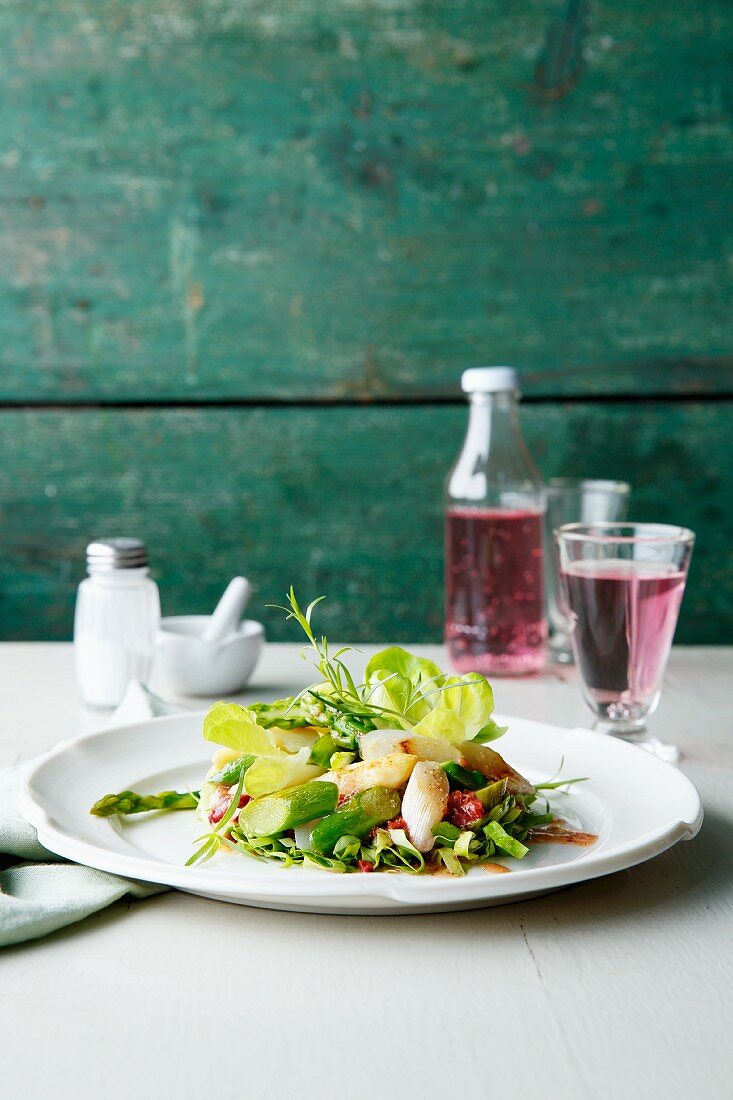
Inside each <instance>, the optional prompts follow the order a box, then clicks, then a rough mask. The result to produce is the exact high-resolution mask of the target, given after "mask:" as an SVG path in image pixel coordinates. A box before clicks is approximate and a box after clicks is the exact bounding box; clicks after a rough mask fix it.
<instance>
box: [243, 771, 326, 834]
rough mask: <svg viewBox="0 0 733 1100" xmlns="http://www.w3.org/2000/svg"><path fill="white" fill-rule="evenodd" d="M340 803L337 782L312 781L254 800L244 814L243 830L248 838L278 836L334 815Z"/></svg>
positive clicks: (245, 808) (249, 803) (246, 807)
mask: <svg viewBox="0 0 733 1100" xmlns="http://www.w3.org/2000/svg"><path fill="white" fill-rule="evenodd" d="M337 802H338V787H337V786H336V784H335V783H323V782H321V781H320V780H312V781H311V782H310V783H301V784H299V786H297V787H286V789H285V790H283V791H278V792H277V793H276V794H265V795H262V797H261V798H254V799H253V800H252V801H251V802H248V803H247V805H246V806H245V807H244V809H243V810H242V811H241V812H240V814H239V828H240V829H241V831H242V832H243V833H244V834H245V836H276V835H277V834H278V833H284V832H285V831H286V830H287V829H295V828H296V827H297V826H298V825H305V824H306V823H307V822H308V821H313V819H314V818H317V817H323V816H324V814H330V813H331V812H332V810H333V809H334V808H335V806H336V803H337Z"/></svg>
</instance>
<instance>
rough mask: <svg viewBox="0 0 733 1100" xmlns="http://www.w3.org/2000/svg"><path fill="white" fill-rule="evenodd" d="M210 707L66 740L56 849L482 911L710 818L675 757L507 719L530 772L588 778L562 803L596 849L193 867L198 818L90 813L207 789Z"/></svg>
mask: <svg viewBox="0 0 733 1100" xmlns="http://www.w3.org/2000/svg"><path fill="white" fill-rule="evenodd" d="M201 718H202V716H201V715H173V716H171V717H169V718H156V719H154V720H151V721H146V722H138V723H136V724H134V725H130V726H123V727H121V728H118V729H114V730H105V731H103V732H101V733H96V734H92V735H91V736H87V737H82V738H80V739H78V740H76V741H71V742H67V743H66V744H64V745H60V746H59V747H57V748H56V749H54V750H53V751H52V752H50V753H49V754H48V755H47V756H45V757H43V758H42V759H41V760H40V761H39V762H38V763H37V764H36V766H35V767H34V769H33V771H32V772H31V774H30V776H29V777H28V780H27V782H26V785H25V789H24V791H23V792H22V794H21V803H20V805H21V811H22V813H23V814H24V816H25V817H26V819H27V820H28V821H29V822H30V823H31V824H32V825H34V826H35V827H36V829H37V830H38V835H39V839H40V841H41V843H42V844H44V845H45V846H46V847H47V848H49V849H50V850H51V851H52V852H56V853H57V854H58V855H61V856H65V857H67V858H68V859H72V860H75V861H76V862H78V863H85V864H88V865H89V866H90V867H98V868H101V869H102V870H104V871H111V872H114V873H115V874H119V875H125V876H127V877H128V878H136V879H142V880H145V881H148V882H161V883H166V884H167V885H169V886H174V887H176V888H177V889H179V890H185V891H188V892H189V893H192V894H201V895H203V896H204V897H209V898H217V899H219V900H221V901H230V902H236V903H238V904H240V905H257V906H262V907H265V908H272V909H293V910H300V911H305V912H316V913H404V912H411V911H416V912H434V911H438V910H444V909H470V908H477V907H481V906H488V905H498V904H503V903H506V902H510V901H518V900H520V899H522V898H528V897H534V896H535V895H537V894H541V893H545V892H546V891H548V890H556V889H558V888H559V887H561V886H568V885H570V884H571V883H576V882H583V881H584V880H586V879H591V878H597V877H598V876H599V875H607V874H609V873H611V872H613V871H620V870H622V869H623V868H625V867H632V866H634V864H637V863H642V862H643V861H644V860H647V859H650V858H651V857H652V856H655V855H658V854H659V853H660V852H663V851H665V849H667V848H669V847H671V845H673V844H675V843H676V842H677V841H678V840H683V839H690V838H691V837H693V836H695V834H696V833H697V832H698V830H699V828H700V825H701V824H702V806H701V804H700V797H699V795H698V793H697V791H696V790H695V788H694V787H693V785H692V783H690V781H689V780H688V779H687V778H686V777H685V776H684V775H683V774H682V772H680V771H678V770H677V769H676V768H674V767H672V765H670V764H664V763H662V761H660V760H658V759H656V758H655V757H653V756H651V755H649V754H648V753H646V752H643V751H642V750H641V749H638V748H634V747H633V746H631V745H628V744H626V743H625V742H623V741H617V740H614V739H613V738H611V737H607V736H604V735H602V734H597V733H591V732H590V731H589V730H580V729H576V730H567V729H560V728H558V727H555V726H548V725H545V724H544V723H541V722H529V721H526V720H523V719H518V718H500V719H499V721H501V722H502V723H503V724H508V725H509V727H510V729H509V732H508V733H507V734H506V735H505V736H504V737H503V738H502V741H501V744H500V746H498V747H499V748H500V749H501V752H502V755H505V756H506V758H507V759H508V761H509V762H510V763H511V764H512V765H514V766H515V767H516V768H517V769H518V770H519V771H520V772H522V773H524V774H525V775H526V776H527V777H528V778H529V779H530V780H533V781H534V782H539V781H540V780H541V779H547V778H548V777H550V776H552V775H553V774H554V773H555V772H556V771H557V769H558V767H559V766H560V762H561V760H563V759H564V763H563V772H562V774H563V775H565V776H568V777H570V776H580V775H585V776H589V777H590V779H589V781H588V782H587V783H582V784H578V785H577V786H575V787H572V788H571V789H570V793H569V794H568V795H567V796H555V797H554V799H553V803H554V805H555V807H556V808H557V809H558V810H559V812H561V813H562V815H563V816H564V817H566V818H570V819H572V820H574V821H575V822H577V824H578V825H580V826H581V827H582V828H584V829H585V830H587V831H588V832H593V833H597V834H598V838H599V839H598V841H597V843H595V844H594V845H592V846H591V847H585V848H583V847H576V846H573V845H554V844H540V845H536V846H535V847H533V848H532V849H531V851H530V853H529V855H527V856H526V857H525V859H524V860H522V861H521V862H518V861H516V860H507V861H506V863H507V865H508V866H511V873H510V874H496V873H494V874H492V873H489V872H488V871H486V870H482V869H481V868H474V869H472V870H471V871H470V872H469V874H467V875H466V876H465V877H464V878H451V877H449V876H442V875H437V876H434V875H424V876H416V875H409V874H384V873H373V874H361V875H360V874H342V875H338V874H333V873H331V872H328V871H321V870H319V869H311V868H305V867H293V868H289V869H285V868H282V867H279V866H273V865H271V864H266V863H260V862H258V861H257V860H254V859H249V858H247V857H240V856H237V855H236V854H234V853H229V852H223V853H221V854H219V855H218V856H216V857H215V858H214V859H213V860H212V861H211V862H209V863H206V864H204V865H202V866H200V867H185V866H184V863H185V861H186V859H187V858H188V856H189V855H190V854H191V851H192V850H193V849H192V842H193V839H194V837H196V836H198V835H200V833H201V831H202V827H201V823H200V822H199V821H198V819H196V818H195V817H194V815H193V813H186V812H179V813H171V814H159V815H147V814H145V815H142V816H140V817H132V818H128V819H125V818H96V817H92V816H90V814H89V812H88V811H89V807H90V806H91V805H92V803H93V802H95V801H96V800H97V799H98V798H100V797H101V796H102V795H104V794H107V793H108V792H111V791H121V790H126V789H132V790H140V791H143V792H147V791H159V790H171V789H173V788H176V789H178V790H185V789H187V788H190V789H196V788H197V787H198V786H199V785H200V783H201V778H202V776H203V775H204V774H205V771H206V769H207V767H208V765H209V762H210V749H211V746H209V745H207V744H206V742H204V741H203V740H202V737H201Z"/></svg>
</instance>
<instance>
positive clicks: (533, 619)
mask: <svg viewBox="0 0 733 1100" xmlns="http://www.w3.org/2000/svg"><path fill="white" fill-rule="evenodd" d="M542 524H543V513H542V512H540V511H531V510H524V509H521V510H520V509H510V508H487V507H483V508H472V507H453V508H449V509H448V511H447V513H446V536H445V537H446V548H445V549H446V632H445V638H446V644H447V646H448V652H449V654H450V657H451V661H452V663H453V666H454V667H455V669H456V670H457V671H458V672H482V673H485V674H491V673H493V674H496V673H498V674H505V675H514V674H521V673H526V672H534V671H536V670H538V669H540V668H542V667H543V665H544V662H545V641H546V638H547V624H546V621H545V618H544V611H543V595H542Z"/></svg>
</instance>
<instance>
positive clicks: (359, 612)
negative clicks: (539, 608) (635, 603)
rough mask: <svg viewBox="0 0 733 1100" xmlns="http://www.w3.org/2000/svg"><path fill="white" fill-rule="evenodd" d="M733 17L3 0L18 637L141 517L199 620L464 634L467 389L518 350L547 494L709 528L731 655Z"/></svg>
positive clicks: (0, 151) (182, 602)
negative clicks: (318, 606) (311, 608)
mask: <svg viewBox="0 0 733 1100" xmlns="http://www.w3.org/2000/svg"><path fill="white" fill-rule="evenodd" d="M732 31H733V16H732V12H731V7H730V5H729V4H727V3H725V0H708V2H706V3H705V4H704V5H693V4H669V3H666V2H663V0H639V2H632V0H619V2H618V3H615V4H608V3H603V2H596V3H590V2H589V0H564V2H563V3H559V2H555V0H526V2H524V3H514V4H508V3H506V2H505V0H452V2H446V0H155V2H153V0H126V2H122V0H53V2H51V0H3V2H2V3H0V257H1V258H2V262H1V263H0V405H1V404H3V403H4V404H5V405H6V406H7V405H13V404H18V405H20V406H25V407H23V408H18V409H15V408H4V409H2V410H0V456H1V457H2V461H1V462H0V531H1V532H2V533H1V535H0V637H23V638H34V637H54V638H60V637H68V635H69V632H70V625H71V610H72V604H73V595H74V590H75V585H76V583H77V581H78V579H79V576H80V570H81V563H82V558H83V547H84V544H85V541H86V540H87V539H88V538H89V537H90V536H93V535H96V534H98V533H100V532H106V533H113V532H121V531H132V532H139V533H141V534H142V535H145V536H146V537H147V538H148V540H149V541H150V543H151V551H152V554H153V557H154V560H155V561H156V563H157V568H158V571H159V574H160V576H161V581H162V588H163V596H164V600H165V605H166V609H167V610H168V611H171V612H177V611H184V610H196V609H205V608H208V607H209V606H210V605H211V604H212V603H213V602H214V600H215V598H216V596H217V595H218V593H219V590H220V588H221V586H222V584H223V582H224V581H225V580H226V578H227V577H228V576H230V575H231V574H232V573H234V572H236V571H241V570H244V571H246V572H248V573H249V574H251V575H252V577H253V578H254V579H255V581H256V583H257V585H258V594H257V599H258V600H259V604H258V606H257V608H256V611H257V612H259V613H264V611H263V605H264V603H265V602H266V601H267V600H270V599H272V598H273V597H277V596H278V594H281V593H282V591H284V589H285V587H286V585H288V584H289V583H290V581H291V580H292V581H295V582H296V583H297V584H298V585H299V587H300V588H301V589H302V590H303V591H304V592H308V593H309V594H311V595H312V594H316V593H320V592H323V591H325V592H328V593H329V594H330V596H331V599H330V602H329V604H328V605H326V607H325V608H324V612H323V614H324V624H325V626H326V628H327V629H329V630H332V631H336V632H337V633H341V632H342V631H343V630H344V629H346V628H347V626H348V629H349V631H350V632H351V633H352V636H353V637H355V638H362V639H383V638H385V637H392V638H401V639H425V640H432V639H437V637H438V636H439V634H440V626H441V606H442V597H441V532H440V507H441V504H440V501H441V482H442V478H443V475H444V473H445V471H446V469H447V467H448V465H449V463H450V461H451V459H452V457H453V455H454V454H455V452H456V450H457V448H458V445H459V441H460V436H461V433H462V429H463V424H464V417H465V413H464V410H463V409H462V408H459V407H453V406H450V405H442V404H439V403H438V399H443V398H446V397H450V396H453V395H457V393H458V377H459V374H460V371H461V370H462V369H463V368H465V367H466V366H470V365H475V364H477V363H483V362H509V363H514V364H517V365H518V366H519V367H520V368H521V370H522V382H523V389H524V391H525V393H526V394H527V395H529V396H530V397H532V396H534V397H538V398H539V397H541V398H543V399H544V400H545V402H546V403H545V404H536V405H533V406H531V407H528V408H527V409H526V411H525V421H526V424H527V429H528V435H529V437H530V441H531V444H532V446H533V448H534V450H535V451H536V453H537V455H538V457H539V459H540V462H541V464H542V467H543V470H544V472H545V473H546V474H547V475H548V476H552V475H559V474H565V475H571V476H572V475H581V476H596V477H626V478H628V479H629V480H630V481H631V482H632V483H633V485H634V491H635V495H634V514H635V515H636V516H637V517H645V518H648V519H666V520H671V521H673V522H680V523H687V524H689V525H690V526H692V527H693V528H695V529H696V530H697V531H698V535H699V538H698V545H697V548H696V551H695V559H694V563H693V570H692V575H691V580H690V589H689V592H688V596H687V598H686V602H685V605H684V611H683V616H682V621H681V626H680V637H681V638H683V639H686V640H692V641H711V642H714V641H730V627H729V624H730V619H731V612H733V592H732V591H731V587H730V586H731V581H730V572H729V568H728V557H729V553H728V551H729V547H730V546H731V544H732V543H733V539H732V537H731V536H732V535H733V532H731V529H730V524H731V521H730V516H731V515H732V514H733V489H732V488H731V474H730V465H731V464H730V461H729V450H730V429H731V409H732V408H733V405H731V404H730V403H727V402H725V401H723V400H717V399H718V398H724V397H729V396H730V394H731V393H732V392H733V369H732V366H733V333H732V331H731V310H730V304H731V300H732V297H733V295H732V291H733V219H732V218H731V216H730V211H731V209H732V208H733V202H732V200H733V172H732V171H731V167H732V161H733V139H732V133H733V124H732V118H731V115H732V113H733V84H732V83H731V72H732V70H731V67H730V57H729V54H730V42H731V38H732ZM604 396H609V397H614V398H615V400H616V402H617V403H614V404H609V405H607V406H606V405H603V404H601V403H596V404H594V403H591V402H589V401H585V399H586V398H594V399H598V398H599V397H601V398H602V397H604ZM375 398H379V399H381V400H383V401H384V402H385V407H370V406H369V402H370V401H371V400H372V399H375ZM393 398H397V399H399V401H401V402H403V403H404V404H403V405H402V406H399V407H398V406H396V405H395V406H390V404H389V402H390V401H391V400H392V399H393ZM566 398H572V399H573V400H574V401H575V402H576V403H575V404H563V400H564V399H566ZM653 398H658V400H653ZM671 398H675V399H676V400H675V401H672V400H669V399H671ZM313 399H317V400H320V401H321V402H323V407H314V408H310V407H309V408H305V407H304V403H305V402H307V401H312V400H313ZM235 400H237V401H240V402H243V403H247V402H250V403H251V404H252V407H245V408H237V407H230V405H229V403H230V402H233V401H235ZM204 401H206V402H220V403H221V405H222V408H221V409H217V408H205V407H197V406H198V405H199V403H201V402H204ZM95 402H102V403H105V402H123V403H124V402H131V403H134V404H136V405H141V406H143V407H141V408H134V409H130V408H128V409H110V410H107V411H100V410H99V409H95V408H80V409H75V408H74V406H75V405H82V404H84V403H86V405H90V404H91V405H94V403H95ZM180 402H185V403H187V404H188V405H190V406H191V407H190V408H188V409H186V411H182V410H180V409H175V408H173V407H171V408H168V406H169V405H171V406H175V405H176V403H180ZM329 402H332V403H333V407H330V406H329V407H326V406H327V405H328V403H329ZM359 402H364V406H363V407H362V406H360V405H359V404H358V403H359ZM151 403H155V404H156V405H157V406H158V407H156V408H155V409H152V408H145V407H144V406H145V405H146V404H151ZM44 404H51V405H53V406H54V408H53V409H46V410H45V411H42V410H41V409H39V408H38V407H37V406H39V405H44ZM34 406H36V407H34ZM282 630H283V628H282V624H273V626H272V635H273V636H274V637H278V636H280V637H282V636H283V634H282Z"/></svg>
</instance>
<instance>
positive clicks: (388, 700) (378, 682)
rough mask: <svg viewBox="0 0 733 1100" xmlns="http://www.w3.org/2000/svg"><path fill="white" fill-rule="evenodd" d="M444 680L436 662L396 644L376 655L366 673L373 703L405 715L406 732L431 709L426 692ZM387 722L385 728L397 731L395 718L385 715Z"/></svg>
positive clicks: (385, 721)
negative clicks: (417, 655)
mask: <svg viewBox="0 0 733 1100" xmlns="http://www.w3.org/2000/svg"><path fill="white" fill-rule="evenodd" d="M443 679H444V674H443V672H442V671H441V670H440V669H439V668H438V666H437V665H436V664H434V663H433V661H429V660H428V659H427V658H426V657H416V656H415V654H414V653H409V652H408V651H407V650H406V649H402V648H401V646H396V645H395V646H390V647H389V648H388V649H383V650H381V652H379V653H375V654H374V656H373V657H372V658H371V660H370V661H369V663H368V664H367V667H366V672H365V673H364V683H365V684H366V687H367V689H368V698H369V702H370V703H372V704H374V705H375V706H379V707H386V708H388V709H389V710H393V711H396V712H397V713H398V714H400V715H403V716H404V718H403V721H402V723H401V724H402V725H403V727H404V728H405V729H410V728H411V726H412V725H414V723H415V722H419V721H420V719H421V718H424V717H425V715H426V714H427V713H428V712H429V711H430V710H431V704H430V702H429V701H428V699H427V698H426V697H425V696H424V694H423V692H425V691H430V689H431V688H433V687H434V686H436V684H439V683H441V682H442V681H443ZM383 721H384V725H385V727H388V728H394V726H395V719H394V717H392V716H389V717H387V716H385V718H384V720H383Z"/></svg>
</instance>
